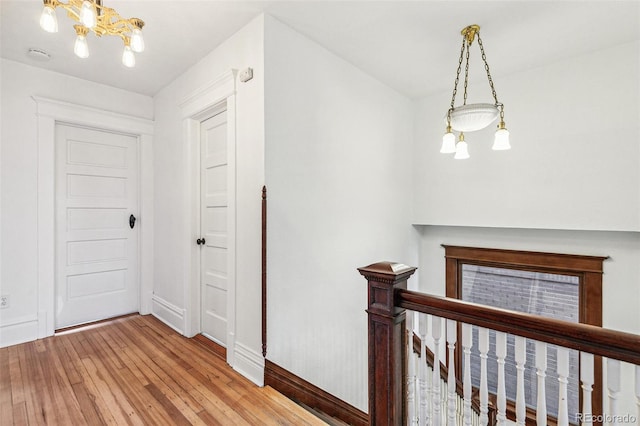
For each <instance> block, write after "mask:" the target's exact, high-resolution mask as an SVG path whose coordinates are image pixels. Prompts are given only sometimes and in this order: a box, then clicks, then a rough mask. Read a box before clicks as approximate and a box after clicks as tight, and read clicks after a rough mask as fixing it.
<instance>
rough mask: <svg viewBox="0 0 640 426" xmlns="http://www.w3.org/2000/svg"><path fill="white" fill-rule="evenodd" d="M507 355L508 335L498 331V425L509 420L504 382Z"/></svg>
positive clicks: (500, 425) (501, 425)
mask: <svg viewBox="0 0 640 426" xmlns="http://www.w3.org/2000/svg"><path fill="white" fill-rule="evenodd" d="M506 357H507V335H506V334H505V333H501V332H499V331H496V358H497V359H498V415H497V416H496V420H497V421H498V426H503V425H505V424H506V422H507V391H506V390H505V382H504V380H505V379H504V359H505V358H506Z"/></svg>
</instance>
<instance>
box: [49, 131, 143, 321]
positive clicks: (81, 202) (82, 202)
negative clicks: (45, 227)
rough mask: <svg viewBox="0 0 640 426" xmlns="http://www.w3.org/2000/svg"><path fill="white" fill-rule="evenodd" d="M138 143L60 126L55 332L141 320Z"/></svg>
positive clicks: (58, 135) (132, 140)
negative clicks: (128, 317) (132, 317)
mask: <svg viewBox="0 0 640 426" xmlns="http://www.w3.org/2000/svg"><path fill="white" fill-rule="evenodd" d="M137 164H138V161H137V138H136V137H133V136H126V135H122V134H115V133H109V132H107V131H100V130H92V129H85V128H80V127H73V126H67V125H60V124H58V125H56V316H55V319H56V320H55V323H56V328H62V327H67V326H71V325H76V324H81V323H86V322H90V321H97V320H101V319H105V318H110V317H114V316H118V315H123V314H128V313H131V312H137V311H138V306H139V301H138V297H139V279H138V224H137V223H135V224H134V228H133V229H132V228H131V227H130V215H134V216H137V188H138V183H137V179H138V173H137V168H138V166H137Z"/></svg>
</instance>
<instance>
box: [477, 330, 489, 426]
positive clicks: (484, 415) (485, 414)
mask: <svg viewBox="0 0 640 426" xmlns="http://www.w3.org/2000/svg"><path fill="white" fill-rule="evenodd" d="M478 336H479V342H478V349H480V424H481V425H482V426H485V425H486V424H487V423H489V389H488V385H487V357H488V356H487V353H488V352H489V330H487V329H486V328H478Z"/></svg>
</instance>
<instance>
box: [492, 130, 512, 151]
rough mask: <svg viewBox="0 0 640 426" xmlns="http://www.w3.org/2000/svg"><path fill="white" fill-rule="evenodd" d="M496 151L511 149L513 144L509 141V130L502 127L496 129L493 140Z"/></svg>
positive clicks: (493, 147)
mask: <svg viewBox="0 0 640 426" xmlns="http://www.w3.org/2000/svg"><path fill="white" fill-rule="evenodd" d="M491 149H493V150H494V151H505V150H507V149H511V144H510V143H509V131H508V130H507V129H506V128H504V127H501V128H499V129H498V130H496V136H495V139H494V140H493V146H492V147H491Z"/></svg>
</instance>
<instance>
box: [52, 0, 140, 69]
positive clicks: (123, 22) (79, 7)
mask: <svg viewBox="0 0 640 426" xmlns="http://www.w3.org/2000/svg"><path fill="white" fill-rule="evenodd" d="M43 2H44V9H43V10H42V15H40V27H42V29H43V30H45V31H47V32H50V33H56V32H58V19H57V17H56V8H58V7H61V8H62V9H64V10H65V11H66V12H67V15H68V16H69V17H70V18H71V19H73V20H74V21H76V22H77V24H75V25H74V26H73V27H74V29H75V31H76V35H77V37H76V42H75V45H74V48H73V51H74V53H75V54H76V56H78V57H79V58H87V57H89V44H88V43H87V35H88V34H89V31H91V32H93V33H94V34H95V35H96V36H97V37H102V36H103V35H113V36H118V37H120V38H121V39H122V42H123V44H124V51H123V53H122V63H123V64H124V65H125V66H126V67H128V68H131V67H133V66H135V63H136V58H135V54H134V52H135V53H140V52H142V51H144V39H143V37H142V27H144V21H142V20H141V19H138V18H129V19H125V18H122V17H121V16H120V15H119V14H118V13H117V12H116V11H115V10H114V9H111V8H109V7H105V6H103V5H102V0H68V1H67V2H66V3H64V2H63V1H62V0H43Z"/></svg>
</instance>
